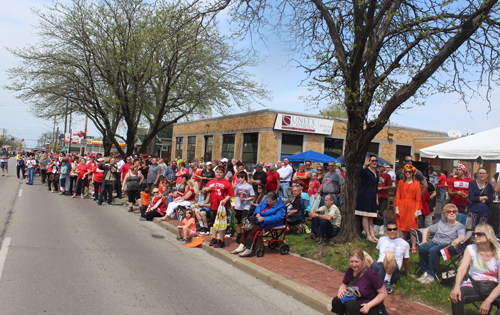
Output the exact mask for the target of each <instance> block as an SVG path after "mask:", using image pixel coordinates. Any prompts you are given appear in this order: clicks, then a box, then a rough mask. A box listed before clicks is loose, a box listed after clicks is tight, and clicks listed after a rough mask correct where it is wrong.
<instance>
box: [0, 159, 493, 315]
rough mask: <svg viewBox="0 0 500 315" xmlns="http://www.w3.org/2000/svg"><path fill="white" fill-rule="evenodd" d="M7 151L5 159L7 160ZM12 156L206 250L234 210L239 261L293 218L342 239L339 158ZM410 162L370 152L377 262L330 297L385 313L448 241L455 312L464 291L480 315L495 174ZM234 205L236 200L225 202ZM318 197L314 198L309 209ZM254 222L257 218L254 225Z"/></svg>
mask: <svg viewBox="0 0 500 315" xmlns="http://www.w3.org/2000/svg"><path fill="white" fill-rule="evenodd" d="M8 157H9V156H8V155H6V156H4V155H2V156H1V158H2V163H4V162H3V159H4V158H7V159H8ZM16 161H17V169H16V170H17V176H18V178H23V179H26V184H28V185H32V184H33V178H34V174H35V171H39V172H40V175H41V181H42V183H46V185H47V186H48V190H49V191H50V192H51V193H59V194H60V195H63V196H64V195H66V196H71V198H78V197H79V198H82V199H83V198H86V197H89V198H93V200H94V201H96V202H97V204H98V205H102V204H103V203H104V202H105V201H106V203H107V204H108V205H112V204H113V202H114V198H115V195H116V198H118V199H120V198H121V197H122V195H124V196H126V197H127V200H126V202H125V203H124V206H127V207H128V208H129V211H130V212H132V211H135V209H134V207H137V211H139V212H140V220H147V221H151V220H153V219H154V218H155V217H157V218H159V219H160V220H171V219H179V220H181V221H182V222H181V225H180V226H179V227H178V235H177V236H178V240H179V241H181V242H183V243H187V242H188V239H189V238H190V237H191V236H194V235H198V234H207V233H211V234H212V240H211V242H210V246H213V247H216V248H223V247H225V246H226V241H225V236H226V230H225V229H219V228H217V226H216V225H217V224H214V222H216V220H219V221H218V222H220V219H221V217H220V216H222V218H223V220H226V218H227V217H229V215H230V211H232V210H234V223H235V227H236V234H237V237H236V243H237V244H238V247H237V248H236V249H235V250H233V251H232V252H231V253H233V254H238V255H239V256H242V257H245V256H249V255H251V254H252V252H253V243H254V237H255V235H256V234H257V233H258V232H259V231H261V230H262V229H263V228H265V227H267V228H272V227H275V226H280V225H283V224H284V219H285V216H287V217H288V226H289V228H290V229H293V228H294V226H296V225H297V224H300V223H303V222H305V221H310V227H311V233H310V234H309V235H308V236H307V237H306V239H308V240H312V241H314V242H316V243H318V244H324V243H325V242H327V241H328V239H331V238H333V237H335V236H336V235H337V234H338V233H339V231H340V230H341V229H342V228H343V226H342V215H341V209H342V206H343V195H344V189H345V179H344V178H345V169H343V168H342V165H340V164H339V163H337V162H335V161H331V162H329V163H328V164H327V165H324V164H323V163H316V164H315V165H314V163H312V162H311V161H305V162H304V163H300V164H299V165H298V167H297V168H296V169H295V168H293V166H292V163H290V161H289V160H288V158H284V159H283V161H277V162H276V163H260V162H259V163H256V164H255V165H252V168H253V170H252V171H249V170H246V169H245V165H244V164H243V163H242V162H241V161H237V160H236V159H232V160H231V161H229V160H228V159H227V158H223V159H221V160H213V161H206V162H205V161H203V158H200V159H199V160H195V161H190V163H186V162H185V161H183V160H182V159H180V158H177V159H176V160H174V161H172V162H171V163H168V161H165V160H164V159H161V158H160V159H158V158H156V157H150V156H148V155H147V154H139V155H137V156H130V157H126V158H123V157H122V156H120V155H116V156H109V157H103V156H102V155H101V154H89V155H85V156H79V155H76V154H71V155H70V154H64V153H60V154H52V153H25V152H19V153H18V154H17V155H16ZM412 163H413V160H412V157H411V156H407V157H406V158H405V160H404V167H402V168H401V169H399V170H397V172H393V170H392V167H391V166H390V165H385V164H382V163H379V161H378V157H377V156H375V155H369V156H367V158H366V160H365V163H364V165H363V167H362V168H361V169H360V170H359V171H358V173H357V176H358V177H359V180H360V190H359V193H358V199H357V203H356V207H355V215H357V216H361V217H362V223H363V229H364V232H365V234H366V238H367V240H369V241H371V242H374V243H376V244H377V245H376V246H377V249H378V250H379V256H378V258H377V259H376V260H375V259H373V258H372V257H370V255H368V254H367V253H365V252H363V251H362V250H355V251H353V252H352V253H351V254H350V255H349V263H350V266H351V268H349V269H348V271H347V272H346V274H345V277H344V280H343V282H342V285H341V287H340V289H339V293H338V296H337V297H336V298H335V299H334V300H333V301H332V307H333V309H334V310H335V311H336V312H337V313H338V314H344V313H346V314H358V313H360V312H361V313H363V314H372V313H373V314H379V312H380V311H383V309H384V306H383V300H384V298H385V296H386V295H387V294H388V293H391V292H392V284H394V283H395V282H396V281H397V280H398V278H399V277H400V270H401V269H403V268H404V270H405V272H406V275H407V276H409V277H411V278H416V276H415V275H412V274H411V273H410V268H409V258H410V254H416V253H418V254H419V258H420V271H421V272H422V275H421V277H420V278H418V279H417V280H418V281H420V282H421V283H423V284H429V283H432V282H433V281H434V279H435V273H436V268H437V267H438V265H439V259H440V256H441V253H440V251H441V250H442V249H443V248H448V249H449V252H450V253H451V254H452V255H453V254H457V253H458V252H460V250H462V251H464V250H465V255H464V259H463V261H462V265H461V267H460V268H461V269H460V271H459V276H457V285H456V286H455V288H454V290H453V292H452V295H451V300H452V302H453V305H454V306H453V308H454V313H455V312H456V314H462V313H463V311H461V309H463V301H462V300H461V297H462V298H463V299H465V301H470V300H474V299H476V300H477V299H479V300H481V301H484V302H483V304H484V306H481V309H483V310H486V309H487V308H488V307H491V304H492V303H497V302H496V301H497V297H498V294H500V288H497V287H495V288H494V289H492V290H493V291H490V293H491V294H490V293H489V294H488V295H485V294H484V291H480V290H482V289H481V288H480V289H478V288H476V286H474V285H473V284H474V281H475V280H472V285H469V286H468V285H467V284H462V283H459V282H461V281H462V280H463V277H464V273H465V272H464V270H467V266H468V265H470V268H471V270H473V274H471V277H472V278H473V279H475V278H476V280H478V279H479V280H478V281H483V280H481V279H483V278H484V277H483V278H481V277H482V275H483V276H484V274H485V273H488V277H490V278H492V279H493V278H494V279H496V281H497V282H498V263H497V262H498V259H499V258H498V253H497V252H498V247H497V246H498V243H495V242H496V237H495V236H494V233H493V232H492V228H491V227H490V226H488V225H487V224H486V222H487V221H488V218H489V217H490V215H491V211H490V207H489V205H491V203H492V202H493V199H494V197H493V195H494V194H495V193H499V194H500V183H499V181H498V174H496V175H495V176H496V185H495V186H493V185H492V184H491V183H488V172H487V170H486V169H485V168H483V167H481V168H479V170H478V172H477V173H476V174H474V175H475V176H474V179H472V178H471V176H470V174H469V173H468V172H467V169H466V167H465V166H464V165H462V164H459V165H458V166H457V167H456V170H455V172H454V174H453V175H452V176H447V175H446V173H445V172H443V171H441V172H440V174H439V176H438V175H437V174H434V172H433V170H432V169H430V170H429V172H424V173H422V172H421V171H419V170H418V169H416V168H415V167H414V166H413V165H412ZM2 168H4V164H2ZM441 185H443V186H441ZM442 188H444V189H442ZM391 190H393V191H395V197H394V213H395V219H394V220H393V219H389V218H387V209H388V204H389V202H388V199H389V192H390V191H391ZM233 198H234V199H233ZM438 198H440V199H441V200H443V201H445V200H446V199H447V198H449V203H448V204H446V205H445V206H444V207H443V212H442V214H443V218H442V220H439V221H438V222H436V223H435V224H434V220H433V216H434V212H435V208H436V204H435V201H436V199H438ZM232 200H233V201H234V205H233V207H231V209H229V207H230V204H231V201H232ZM314 201H316V202H317V203H315V206H314V207H313V206H312V204H314ZM221 209H223V211H221ZM180 213H182V215H180ZM461 214H465V215H466V216H467V217H468V219H469V220H468V222H469V223H468V224H467V227H466V226H464V225H463V224H462V223H460V222H459V220H458V219H457V217H458V216H459V215H461ZM248 218H253V221H254V223H253V224H251V225H250V226H248V221H249V220H248ZM384 228H385V229H386V230H384ZM419 228H420V229H421V231H422V239H421V241H420V244H418V245H419V246H418V249H417V241H416V237H415V235H416V234H415V233H414V232H412V231H414V230H416V229H419ZM466 230H469V231H472V234H473V235H474V237H473V240H474V241H475V245H469V246H467V247H466V248H460V246H465V245H467V244H465V245H464V244H463V242H464V240H465V239H466V238H465V235H466ZM376 235H379V237H380V235H384V236H381V237H380V238H377V236H376ZM429 235H432V239H431V240H428V238H429ZM483 237H484V239H483ZM478 241H479V243H478ZM491 257H493V258H491ZM481 262H482V263H481ZM490 262H491V263H490ZM464 268H465V269H464ZM485 268H487V270H486V271H485ZM492 281H493V280H492ZM354 284H356V286H354ZM352 287H355V288H356V290H357V294H358V299H357V300H355V302H351V301H347V302H346V301H343V299H344V296H345V295H346V294H347V295H349V294H351V293H352V292H351V293H349V290H352ZM478 290H479V291H478ZM497 291H498V292H497ZM478 292H479V293H478ZM497 293H498V294H497ZM495 294H496V295H495ZM499 301H500V300H499ZM465 303H468V302H465ZM499 303H500V302H499ZM455 310H456V311H455Z"/></svg>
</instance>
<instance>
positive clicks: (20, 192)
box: [17, 189, 23, 197]
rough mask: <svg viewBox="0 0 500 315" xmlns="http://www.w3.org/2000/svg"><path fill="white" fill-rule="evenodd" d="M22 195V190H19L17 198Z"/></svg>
mask: <svg viewBox="0 0 500 315" xmlns="http://www.w3.org/2000/svg"><path fill="white" fill-rule="evenodd" d="M22 195H23V190H22V189H19V194H17V196H18V197H21V196H22Z"/></svg>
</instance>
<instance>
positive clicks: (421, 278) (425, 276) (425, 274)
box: [417, 273, 427, 282]
mask: <svg viewBox="0 0 500 315" xmlns="http://www.w3.org/2000/svg"><path fill="white" fill-rule="evenodd" d="M425 278H427V273H424V274H423V275H422V276H420V278H417V281H418V282H420V281H422V280H424V279H425Z"/></svg>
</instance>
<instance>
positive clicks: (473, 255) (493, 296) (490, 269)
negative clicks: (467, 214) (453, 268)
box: [450, 224, 500, 315]
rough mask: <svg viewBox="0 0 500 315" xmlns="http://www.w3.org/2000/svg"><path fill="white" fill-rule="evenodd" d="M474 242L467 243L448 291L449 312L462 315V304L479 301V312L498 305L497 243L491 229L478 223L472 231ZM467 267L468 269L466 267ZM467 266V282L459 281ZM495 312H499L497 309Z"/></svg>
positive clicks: (484, 312)
mask: <svg viewBox="0 0 500 315" xmlns="http://www.w3.org/2000/svg"><path fill="white" fill-rule="evenodd" d="M473 235H474V243H475V244H471V245H468V246H467V248H466V249H465V252H464V257H463V258H462V261H461V263H460V267H459V268H458V272H457V276H456V282H455V287H454V288H453V291H451V293H450V299H451V309H452V312H453V315H464V314H465V309H464V305H465V304H467V303H473V302H480V301H482V303H481V306H480V307H479V314H481V315H485V314H489V313H490V310H491V306H492V305H496V306H497V307H499V306H500V296H499V295H500V283H499V281H498V280H499V277H500V275H499V270H500V269H499V268H498V267H499V265H500V253H499V251H500V244H499V243H498V241H497V239H496V237H495V233H494V232H493V228H492V227H491V226H489V225H487V224H479V225H478V226H476V229H475V231H474V233H473ZM469 267H470V269H469ZM467 269H469V276H470V281H465V282H463V283H462V280H463V279H464V277H465V274H466V273H467ZM496 315H500V308H497V311H496Z"/></svg>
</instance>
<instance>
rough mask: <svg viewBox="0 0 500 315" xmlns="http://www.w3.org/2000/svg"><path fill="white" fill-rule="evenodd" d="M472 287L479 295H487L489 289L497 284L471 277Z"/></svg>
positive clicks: (489, 292)
mask: <svg viewBox="0 0 500 315" xmlns="http://www.w3.org/2000/svg"><path fill="white" fill-rule="evenodd" d="M470 282H471V283H472V287H473V288H474V290H476V292H477V293H479V295H484V296H489V295H490V294H491V291H493V289H495V288H496V287H497V285H498V283H497V282H495V281H478V280H474V279H471V280H470Z"/></svg>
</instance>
